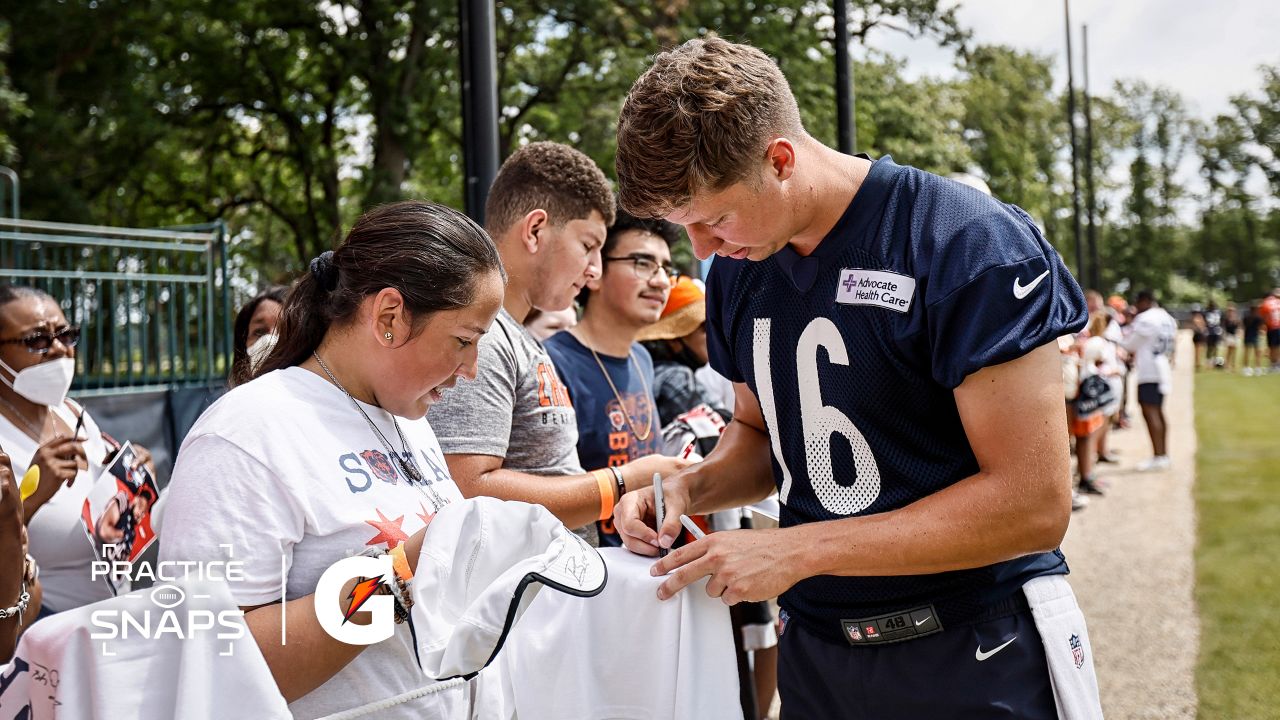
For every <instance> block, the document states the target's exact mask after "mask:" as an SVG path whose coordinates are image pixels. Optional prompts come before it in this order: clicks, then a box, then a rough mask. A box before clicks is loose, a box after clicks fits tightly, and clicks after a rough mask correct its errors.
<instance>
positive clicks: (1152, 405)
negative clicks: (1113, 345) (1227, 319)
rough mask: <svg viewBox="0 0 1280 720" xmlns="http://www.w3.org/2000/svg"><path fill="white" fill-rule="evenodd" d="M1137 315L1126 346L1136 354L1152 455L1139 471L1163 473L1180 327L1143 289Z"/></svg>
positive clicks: (1137, 303)
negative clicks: (1167, 406)
mask: <svg viewBox="0 0 1280 720" xmlns="http://www.w3.org/2000/svg"><path fill="white" fill-rule="evenodd" d="M1134 307H1135V308H1137V310H1138V315H1137V316H1136V317H1135V318H1134V319H1133V330H1132V331H1131V332H1130V333H1129V336H1128V337H1126V338H1125V341H1124V343H1123V347H1124V349H1125V350H1128V351H1129V352H1131V353H1133V354H1134V358H1135V365H1134V375H1135V377H1136V379H1137V381H1138V404H1139V405H1141V406H1142V417H1143V419H1144V420H1146V421H1147V432H1148V433H1149V434H1150V435H1151V448H1152V452H1153V455H1152V457H1151V459H1150V460H1146V461H1144V462H1142V463H1141V464H1139V465H1138V469H1139V470H1143V471H1149V470H1163V469H1165V468H1168V467H1169V462H1170V461H1169V450H1168V448H1167V447H1166V446H1165V439H1166V437H1167V435H1168V433H1167V429H1166V425H1165V417H1164V398H1165V396H1166V395H1168V394H1169V392H1170V390H1171V389H1172V381H1173V372H1172V370H1171V368H1170V364H1169V361H1170V358H1171V357H1172V355H1173V349H1174V348H1173V345H1174V339H1175V338H1176V336H1177V332H1178V324H1177V322H1176V321H1174V319H1173V317H1172V316H1171V315H1169V313H1167V312H1165V310H1164V308H1162V307H1160V306H1159V305H1158V304H1157V303H1156V297H1155V293H1154V292H1153V291H1151V290H1143V291H1142V292H1140V293H1138V300H1137V302H1136V303H1134Z"/></svg>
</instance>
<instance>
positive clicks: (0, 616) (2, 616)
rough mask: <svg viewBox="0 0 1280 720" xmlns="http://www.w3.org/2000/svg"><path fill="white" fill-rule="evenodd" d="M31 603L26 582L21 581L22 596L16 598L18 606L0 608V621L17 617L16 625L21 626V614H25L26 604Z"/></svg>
mask: <svg viewBox="0 0 1280 720" xmlns="http://www.w3.org/2000/svg"><path fill="white" fill-rule="evenodd" d="M30 602H31V593H29V592H27V581H26V580H25V579H24V580H23V581H22V594H21V595H19V596H18V604H16V605H14V606H13V607H8V608H0V620H8V619H9V618H11V617H13V616H15V615H17V616H18V624H19V625H21V624H22V613H24V612H26V610H27V604H28V603H30Z"/></svg>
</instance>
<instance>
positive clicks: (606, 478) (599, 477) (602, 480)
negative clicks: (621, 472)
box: [591, 470, 613, 520]
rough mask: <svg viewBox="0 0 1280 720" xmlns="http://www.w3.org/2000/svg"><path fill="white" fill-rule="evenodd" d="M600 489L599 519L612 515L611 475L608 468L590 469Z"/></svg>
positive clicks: (606, 518) (605, 518)
mask: <svg viewBox="0 0 1280 720" xmlns="http://www.w3.org/2000/svg"><path fill="white" fill-rule="evenodd" d="M591 475H592V476H593V477H595V479H596V485H598V486H599V489H600V519H601V520H608V519H609V518H611V517H613V475H612V474H611V473H610V472H609V471H608V470H592V471H591Z"/></svg>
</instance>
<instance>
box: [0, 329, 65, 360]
mask: <svg viewBox="0 0 1280 720" xmlns="http://www.w3.org/2000/svg"><path fill="white" fill-rule="evenodd" d="M55 340H56V341H58V342H60V343H62V344H63V345H65V346H66V347H68V348H73V347H75V346H76V343H78V342H80V328H78V327H76V326H74V325H71V326H68V327H65V328H63V329H61V330H59V331H58V332H56V333H47V332H37V333H32V334H30V335H27V336H25V337H20V338H12V339H10V340H0V345H16V344H19V343H21V344H22V345H26V346H27V352H29V353H37V354H39V355H44V354H45V353H47V352H49V350H51V349H52V348H53V343H54V341H55Z"/></svg>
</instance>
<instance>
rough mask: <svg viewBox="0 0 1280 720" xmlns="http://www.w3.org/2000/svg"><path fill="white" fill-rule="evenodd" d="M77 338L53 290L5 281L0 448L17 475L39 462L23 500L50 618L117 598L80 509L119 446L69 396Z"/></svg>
mask: <svg viewBox="0 0 1280 720" xmlns="http://www.w3.org/2000/svg"><path fill="white" fill-rule="evenodd" d="M79 339H80V329H79V328H77V327H75V326H72V325H70V324H69V323H68V322H67V318H66V316H65V315H63V313H62V308H60V307H58V303H57V301H55V300H54V299H53V298H52V297H50V296H49V295H48V294H47V293H45V292H44V291H42V290H38V289H36V288H30V287H23V286H14V285H0V447H3V448H4V452H6V453H8V455H9V464H10V467H11V469H12V470H13V474H14V477H16V478H17V479H18V480H22V478H23V477H24V476H25V475H26V473H27V470H28V468H30V467H31V466H38V467H39V468H40V484H39V485H38V486H37V487H36V490H35V492H34V493H33V494H32V495H30V496H29V497H28V498H26V500H24V501H23V503H22V505H23V517H24V518H25V520H26V524H27V532H28V535H29V538H30V546H31V550H30V552H31V555H32V557H34V558H35V561H36V564H37V565H38V566H39V567H40V570H41V580H42V581H43V585H44V603H43V607H42V608H41V612H42V613H43V614H46V615H47V614H51V613H54V612H59V611H62V610H70V609H72V608H76V607H80V606H81V605H87V604H89V603H91V602H97V601H98V600H105V599H106V598H109V597H111V596H112V592H111V588H110V587H109V586H108V585H107V583H106V582H105V581H104V580H103V579H101V578H99V579H98V580H94V579H93V576H92V573H91V572H90V563H92V562H93V560H94V557H95V556H94V550H93V546H92V545H91V544H90V543H89V542H88V541H87V540H86V539H85V533H84V528H83V526H82V524H81V520H80V512H81V509H82V508H83V506H84V501H85V498H86V497H88V495H89V490H90V489H91V487H92V486H93V483H94V481H95V480H97V478H98V476H99V475H100V474H101V473H102V469H103V468H104V467H105V466H106V464H107V462H108V458H109V457H110V456H111V454H112V453H114V451H115V449H116V447H115V445H116V444H115V441H114V440H110V439H109V438H108V437H106V436H104V435H103V433H102V431H101V430H100V429H99V428H98V424H97V423H96V422H94V420H93V417H92V416H91V415H90V414H89V413H88V412H87V411H86V410H85V409H84V408H83V407H81V406H80V405H79V404H77V403H75V402H73V401H71V400H69V399H68V398H67V391H68V390H69V389H70V388H71V382H72V380H73V379H74V377H75V369H76V365H75V357H76V354H75V347H76V343H77V342H78V341H79ZM133 447H134V451H135V453H136V460H135V462H134V465H135V466H137V465H142V464H146V465H147V467H148V468H149V469H150V470H151V474H152V475H153V476H154V475H155V467H154V465H152V463H151V453H150V452H149V451H148V450H147V449H146V448H143V447H140V446H137V445H134V446H133Z"/></svg>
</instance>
